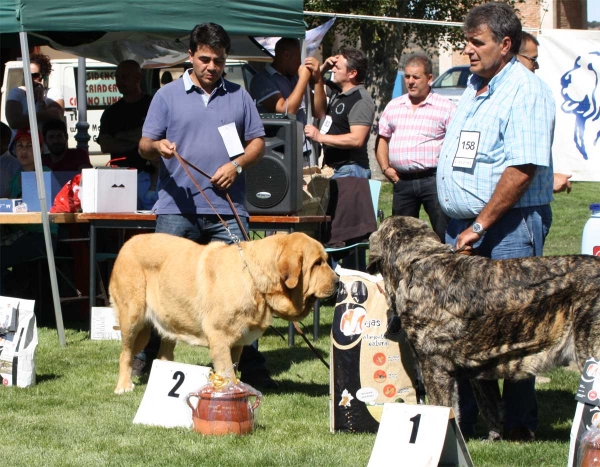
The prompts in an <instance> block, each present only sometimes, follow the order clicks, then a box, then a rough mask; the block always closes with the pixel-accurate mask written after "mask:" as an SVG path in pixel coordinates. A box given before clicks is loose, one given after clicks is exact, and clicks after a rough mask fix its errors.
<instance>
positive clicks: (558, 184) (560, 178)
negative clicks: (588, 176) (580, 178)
mask: <svg viewBox="0 0 600 467" xmlns="http://www.w3.org/2000/svg"><path fill="white" fill-rule="evenodd" d="M572 176H573V175H566V174H554V188H553V189H552V191H553V192H554V193H562V192H563V191H566V192H567V193H571V188H572V185H571V181H570V180H569V179H570V178H571V177H572Z"/></svg>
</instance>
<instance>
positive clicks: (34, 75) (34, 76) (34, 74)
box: [31, 73, 44, 79]
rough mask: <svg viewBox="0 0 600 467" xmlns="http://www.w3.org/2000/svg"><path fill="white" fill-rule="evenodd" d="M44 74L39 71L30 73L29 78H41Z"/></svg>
mask: <svg viewBox="0 0 600 467" xmlns="http://www.w3.org/2000/svg"><path fill="white" fill-rule="evenodd" d="M42 78H44V75H43V74H41V73H31V79H42Z"/></svg>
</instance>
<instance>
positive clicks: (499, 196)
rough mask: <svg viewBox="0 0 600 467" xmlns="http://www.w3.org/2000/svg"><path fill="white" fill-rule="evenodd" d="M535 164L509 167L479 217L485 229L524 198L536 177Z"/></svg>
mask: <svg viewBox="0 0 600 467" xmlns="http://www.w3.org/2000/svg"><path fill="white" fill-rule="evenodd" d="M535 170H536V166H535V165H533V164H526V165H518V166H512V167H507V168H506V170H505V171H504V173H503V174H502V176H501V177H500V180H499V181H498V185H496V189H495V190H494V193H493V194H492V197H491V199H490V200H489V202H488V203H487V204H486V205H485V207H484V208H483V209H482V210H481V212H480V213H479V215H478V216H477V222H479V223H480V224H481V225H482V226H483V228H484V229H486V230H487V229H488V228H489V227H491V226H492V225H494V224H495V223H496V222H497V221H498V220H499V219H500V218H501V217H502V216H504V214H506V213H507V212H508V211H509V210H511V209H512V208H513V207H514V205H515V204H517V202H518V201H519V200H520V199H521V198H522V196H523V195H524V194H525V192H526V191H527V188H528V187H529V185H530V184H531V181H532V180H533V177H534V176H535Z"/></svg>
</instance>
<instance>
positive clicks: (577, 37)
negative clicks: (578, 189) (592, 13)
mask: <svg viewBox="0 0 600 467" xmlns="http://www.w3.org/2000/svg"><path fill="white" fill-rule="evenodd" d="M537 39H538V41H539V42H540V46H539V50H538V53H539V59H538V61H539V65H540V68H539V70H538V71H537V74H538V75H539V77H540V78H541V79H542V80H544V81H545V82H546V83H547V84H548V85H549V86H550V89H551V90H552V94H553V95H554V99H555V101H556V129H555V132H554V144H553V146H552V154H553V161H554V170H555V172H558V173H564V174H572V175H573V178H572V180H579V181H595V182H600V31H593V30H589V31H582V30H573V29H550V30H543V31H542V34H540V35H539V36H538V37H537Z"/></svg>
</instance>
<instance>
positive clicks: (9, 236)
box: [0, 130, 58, 277]
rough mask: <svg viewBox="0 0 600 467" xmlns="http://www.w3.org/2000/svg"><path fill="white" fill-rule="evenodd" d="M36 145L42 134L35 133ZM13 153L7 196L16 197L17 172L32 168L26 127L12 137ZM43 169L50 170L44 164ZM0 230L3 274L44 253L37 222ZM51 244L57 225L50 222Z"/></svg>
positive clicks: (30, 170) (42, 239)
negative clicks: (14, 163)
mask: <svg viewBox="0 0 600 467" xmlns="http://www.w3.org/2000/svg"><path fill="white" fill-rule="evenodd" d="M39 139H40V147H41V146H42V145H43V139H42V136H41V135H39ZM13 146H14V153H15V154H16V156H17V160H18V161H19V163H20V164H21V168H20V169H19V170H18V171H17V172H16V173H15V174H14V175H13V176H12V178H11V180H10V197H11V198H20V197H21V194H22V188H21V173H22V172H33V171H35V164H34V161H33V146H32V142H31V133H30V131H29V130H19V131H18V132H17V134H16V135H15V137H14V139H13ZM44 171H45V172H49V171H50V169H48V168H47V167H44ZM0 227H2V230H1V231H0V272H1V274H2V276H3V277H4V276H5V275H6V274H7V272H8V271H7V270H8V268H10V267H12V266H14V265H16V264H19V263H24V262H26V261H29V260H31V259H34V258H37V257H39V256H45V255H46V243H45V240H44V232H43V227H42V226H41V225H40V224H14V225H3V226H0ZM50 230H51V233H52V246H53V248H55V247H56V234H57V232H58V226H57V225H56V224H51V226H50Z"/></svg>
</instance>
